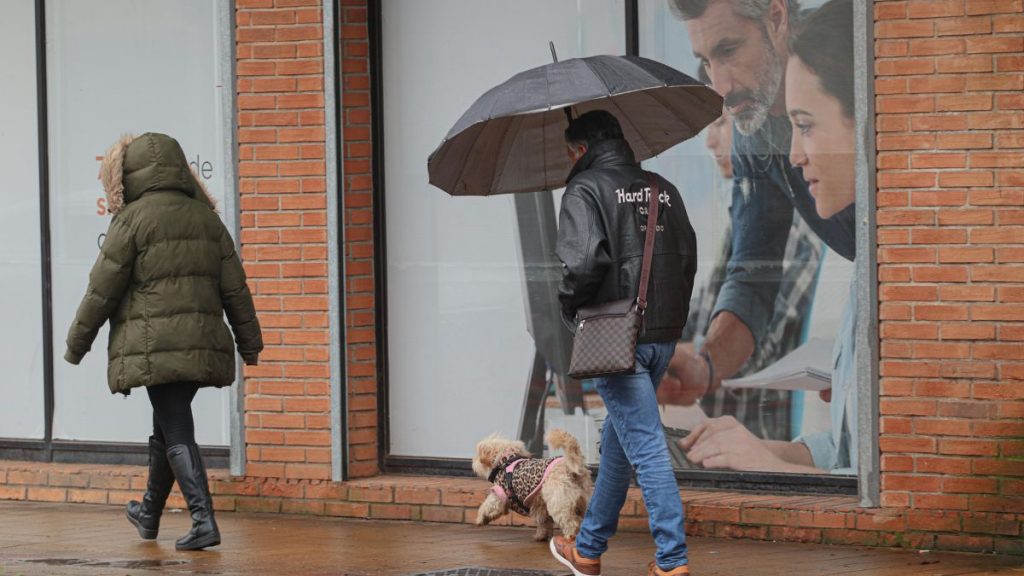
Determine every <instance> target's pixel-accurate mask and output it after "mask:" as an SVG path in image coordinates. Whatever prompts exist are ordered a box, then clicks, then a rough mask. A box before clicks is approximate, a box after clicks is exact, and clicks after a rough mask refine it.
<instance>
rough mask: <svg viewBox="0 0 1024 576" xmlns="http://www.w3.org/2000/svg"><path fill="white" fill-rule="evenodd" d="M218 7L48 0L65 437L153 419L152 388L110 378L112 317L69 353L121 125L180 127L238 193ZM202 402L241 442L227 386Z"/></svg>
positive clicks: (194, 152)
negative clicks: (78, 353)
mask: <svg viewBox="0 0 1024 576" xmlns="http://www.w3.org/2000/svg"><path fill="white" fill-rule="evenodd" d="M216 10H217V2H210V1H208V0H178V1H175V2H161V1H158V0H97V1H91V2H80V1H77V0H51V1H49V2H47V4H46V17H47V22H46V29H47V72H48V79H47V80H48V89H49V94H48V104H49V121H50V125H49V130H50V194H51V222H50V227H51V234H52V241H53V320H54V355H55V358H54V368H55V370H54V378H55V402H56V407H55V414H54V438H55V439H64V440H91V441H122V442H142V441H145V438H146V437H147V436H148V434H149V433H150V432H151V430H152V421H151V409H150V406H149V400H148V399H147V397H146V394H145V392H144V391H141V390H137V391H136V393H133V394H131V395H130V396H128V397H127V398H126V399H123V398H122V397H121V396H120V395H118V396H111V395H110V393H109V390H108V389H107V384H106V368H107V366H106V343H107V328H104V329H103V330H102V331H101V332H100V334H99V336H98V337H97V339H96V342H95V344H94V345H93V350H92V352H91V353H90V354H88V355H87V356H86V357H85V360H83V362H82V364H81V365H80V366H72V365H70V364H68V363H66V362H64V360H63V359H62V356H63V353H64V350H65V344H64V339H65V337H66V335H67V329H68V326H69V324H70V322H71V320H72V319H73V318H74V314H75V310H76V309H77V307H78V304H79V302H80V300H81V298H82V296H83V294H84V293H85V288H86V284H87V281H88V275H89V270H90V268H91V267H92V265H93V262H94V261H95V259H96V256H97V254H98V252H99V247H100V245H101V244H102V242H103V237H104V233H105V232H106V230H107V226H108V225H109V222H110V216H109V215H108V213H107V210H106V206H105V200H104V197H103V190H102V187H101V186H100V183H99V182H98V180H97V175H98V171H99V165H100V162H99V160H100V158H101V157H102V155H103V154H104V152H105V151H106V149H107V148H108V147H109V146H110V145H111V144H112V143H113V142H114V141H115V140H116V139H117V138H118V137H119V136H120V135H121V134H124V133H132V134H136V135H138V134H142V133H145V132H163V133H166V134H169V135H171V136H172V137H174V138H176V139H177V140H178V141H179V142H180V143H181V146H182V148H183V149H184V150H185V153H186V156H187V157H188V159H189V162H190V163H191V164H192V166H193V168H194V169H195V170H196V172H197V173H198V174H199V175H200V177H201V178H202V179H203V180H204V182H205V184H206V186H207V188H208V190H209V191H210V193H211V194H212V195H213V196H214V197H215V198H216V199H218V200H219V204H220V205H221V206H224V205H225V203H224V198H225V194H228V193H233V186H232V183H231V181H230V171H229V170H228V167H227V166H226V165H225V159H224V158H223V152H222V151H223V148H224V147H223V143H224V139H225V138H227V137H230V135H227V134H223V128H222V126H223V122H222V118H221V98H230V97H231V90H230V88H227V89H226V88H224V87H223V86H221V81H220V79H221V73H220V70H219V68H218V57H217V54H218V46H217V42H218V31H217V26H216V22H217V19H216V17H217V13H216ZM222 217H227V216H226V215H225V214H223V213H222ZM228 228H229V229H231V226H229V227H228ZM193 411H194V413H195V420H196V439H197V441H198V442H199V443H200V444H204V445H227V444H229V438H230V437H229V417H228V390H227V389H222V390H216V389H203V390H201V391H200V392H199V395H198V396H197V399H196V401H195V402H194V403H193Z"/></svg>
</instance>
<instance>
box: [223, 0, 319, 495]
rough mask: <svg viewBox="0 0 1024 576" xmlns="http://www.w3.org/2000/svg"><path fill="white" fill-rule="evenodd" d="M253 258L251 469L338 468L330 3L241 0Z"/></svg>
mask: <svg viewBox="0 0 1024 576" xmlns="http://www.w3.org/2000/svg"><path fill="white" fill-rule="evenodd" d="M236 18H237V72H238V86H237V89H238V110H239V112H238V124H239V168H238V173H239V192H240V197H241V210H242V215H241V224H242V226H241V228H242V235H241V239H242V257H243V261H244V262H245V268H246V272H247V273H248V275H249V278H250V286H251V288H252V290H253V294H254V296H255V299H256V309H257V310H258V312H259V316H260V322H261V323H262V325H263V337H264V340H265V341H266V344H267V348H266V350H265V351H264V353H263V355H262V356H261V358H260V365H259V366H257V367H247V368H246V370H245V380H246V382H245V393H246V396H245V425H246V440H247V451H246V457H247V462H248V463H247V468H246V473H247V475H250V476H260V477H270V478H294V479H326V478H330V474H331V462H330V458H331V448H330V385H329V377H330V372H329V364H328V354H329V349H328V344H329V336H328V323H327V321H328V309H329V302H328V297H327V228H326V222H327V214H326V211H325V209H326V205H327V198H326V193H325V191H326V181H325V178H324V175H325V173H326V164H325V160H324V138H325V136H324V93H323V27H322V16H321V8H320V0H236Z"/></svg>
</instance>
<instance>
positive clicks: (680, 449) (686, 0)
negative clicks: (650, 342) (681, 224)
mask: <svg viewBox="0 0 1024 576" xmlns="http://www.w3.org/2000/svg"><path fill="white" fill-rule="evenodd" d="M640 6H641V15H640V16H641V31H640V49H641V55H642V56H646V57H649V58H653V59H655V60H659V61H661V62H665V63H666V64H669V65H671V66H673V67H675V68H677V69H679V70H682V71H684V72H686V73H688V74H690V75H692V76H694V77H697V78H700V79H701V80H703V81H704V82H705V83H707V84H709V85H711V86H712V87H713V88H714V89H715V90H716V91H717V92H718V93H719V94H721V95H722V96H723V97H724V99H725V110H724V112H723V116H722V118H721V119H720V120H719V121H718V122H716V123H715V124H714V125H712V126H710V127H709V128H708V129H706V130H705V131H704V133H703V134H702V135H701V136H700V137H698V138H696V139H693V140H691V141H689V142H687V143H684V144H682V145H680V146H677V147H676V148H674V149H672V150H670V151H669V152H667V153H666V154H663V155H661V156H660V157H658V158H656V159H654V160H652V161H650V162H648V163H646V164H645V165H646V166H648V167H650V168H651V169H653V170H656V171H658V172H659V173H661V174H662V175H664V176H665V177H667V178H668V179H669V180H671V181H673V182H675V183H677V185H678V186H679V189H680V190H681V191H682V193H683V197H684V199H685V202H686V205H687V209H688V211H689V213H690V215H691V220H692V221H693V222H694V226H695V228H696V231H697V237H698V238H699V240H700V242H699V245H700V253H699V255H700V268H699V272H698V280H697V283H696V288H695V290H694V295H693V299H692V300H691V309H690V318H689V321H688V324H687V327H686V330H685V332H684V337H683V341H682V342H680V343H679V344H678V345H677V350H676V355H675V356H674V358H673V360H672V362H671V363H670V364H669V367H668V371H667V374H666V376H665V378H664V379H663V380H662V382H661V389H660V391H659V399H660V401H661V402H662V416H663V418H662V419H663V423H664V424H665V427H666V431H667V432H668V436H669V443H670V449H671V452H672V456H673V459H674V463H675V465H676V466H677V467H681V468H693V467H704V468H714V469H725V470H740V471H765V472H791V473H819V474H821V473H839V474H852V473H854V471H855V469H856V467H855V464H856V443H855V441H856V438H857V434H856V414H855V407H856V394H857V390H856V380H857V379H856V373H855V370H854V362H853V355H854V353H853V349H852V346H853V334H854V332H853V330H854V326H853V321H852V317H853V304H854V302H853V301H851V297H850V294H851V292H850V281H851V274H852V270H853V263H852V260H853V257H854V246H855V233H854V225H853V214H854V198H855V190H854V157H855V156H854V152H855V147H854V141H855V138H854V117H853V109H854V107H853V102H854V98H855V95H854V93H853V83H854V71H853V59H854V51H853V4H852V0H830V1H827V2H825V1H822V0H799V1H798V0H753V1H743V0H712V1H710V2H709V1H708V0H659V1H648V2H641V4H640ZM709 363H710V364H711V365H713V366H714V370H715V373H714V374H711V370H709V368H708V364H709ZM720 381H721V382H720Z"/></svg>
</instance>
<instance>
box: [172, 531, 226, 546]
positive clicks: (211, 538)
mask: <svg viewBox="0 0 1024 576" xmlns="http://www.w3.org/2000/svg"><path fill="white" fill-rule="evenodd" d="M219 544H220V533H219V532H211V533H209V534H207V535H205V536H200V537H199V538H196V539H195V540H193V541H191V542H189V543H187V544H178V543H175V544H174V549H175V550H202V549H203V548H209V547H211V546H217V545H219Z"/></svg>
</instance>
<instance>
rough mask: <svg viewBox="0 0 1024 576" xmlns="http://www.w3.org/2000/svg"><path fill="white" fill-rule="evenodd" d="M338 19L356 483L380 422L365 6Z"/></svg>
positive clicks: (374, 451) (369, 469)
mask: <svg viewBox="0 0 1024 576" xmlns="http://www.w3.org/2000/svg"><path fill="white" fill-rule="evenodd" d="M340 16H341V30H340V33H341V49H340V51H341V76H342V90H343V94H342V103H343V106H344V111H343V114H342V118H341V122H342V126H340V127H339V129H340V130H341V131H342V135H343V138H344V151H343V152H344V187H345V206H344V226H345V252H344V257H345V267H346V270H345V272H346V278H345V291H346V295H347V296H346V300H345V303H346V305H347V306H348V317H347V318H346V319H345V326H346V337H347V340H346V341H347V343H348V346H347V350H346V371H347V374H348V383H349V398H348V401H349V427H348V433H349V447H350V454H349V475H350V476H351V477H353V478H362V477H365V476H373V475H374V474H376V473H377V472H378V466H377V462H378V448H377V423H378V422H379V421H380V420H381V419H380V418H379V415H378V414H377V347H376V343H375V315H374V274H373V198H372V188H373V181H372V177H371V173H370V170H371V140H370V136H371V134H370V127H371V124H370V65H369V53H370V44H369V41H368V40H367V38H368V36H369V34H368V30H367V0H343V1H342V2H341V15H340Z"/></svg>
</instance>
